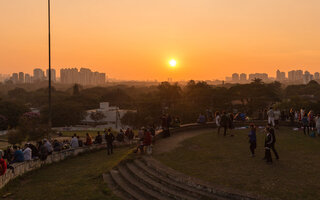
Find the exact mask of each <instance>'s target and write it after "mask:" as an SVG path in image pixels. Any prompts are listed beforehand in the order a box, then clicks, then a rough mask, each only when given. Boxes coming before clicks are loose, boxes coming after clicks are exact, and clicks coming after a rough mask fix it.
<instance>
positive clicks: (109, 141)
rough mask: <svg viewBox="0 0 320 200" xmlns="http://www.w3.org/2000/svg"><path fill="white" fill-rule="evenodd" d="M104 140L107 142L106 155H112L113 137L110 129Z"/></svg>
mask: <svg viewBox="0 0 320 200" xmlns="http://www.w3.org/2000/svg"><path fill="white" fill-rule="evenodd" d="M105 139H106V142H107V151H108V155H110V154H113V141H114V139H115V137H114V135H113V134H112V132H111V129H108V131H107V132H106V133H105Z"/></svg>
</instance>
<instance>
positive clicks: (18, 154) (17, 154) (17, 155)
mask: <svg viewBox="0 0 320 200" xmlns="http://www.w3.org/2000/svg"><path fill="white" fill-rule="evenodd" d="M13 150H14V154H13V160H12V161H11V163H10V164H13V163H19V162H23V161H24V156H23V153H22V151H21V150H20V149H18V147H17V146H16V145H14V146H13Z"/></svg>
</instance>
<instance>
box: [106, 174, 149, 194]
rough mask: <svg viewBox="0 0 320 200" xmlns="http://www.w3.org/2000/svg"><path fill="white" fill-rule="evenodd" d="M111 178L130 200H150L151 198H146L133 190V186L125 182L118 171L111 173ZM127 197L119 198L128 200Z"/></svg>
mask: <svg viewBox="0 0 320 200" xmlns="http://www.w3.org/2000/svg"><path fill="white" fill-rule="evenodd" d="M110 177H111V178H112V180H113V181H114V182H115V184H116V185H117V186H118V188H119V189H120V190H122V191H123V192H124V193H126V195H125V196H129V199H134V200H150V198H149V197H145V196H144V195H142V194H141V193H139V192H137V191H136V190H135V189H133V188H132V186H131V184H128V182H127V180H125V179H124V178H123V177H122V176H121V175H120V173H119V171H117V170H111V171H110ZM125 196H119V197H120V198H122V199H123V200H126V198H125Z"/></svg>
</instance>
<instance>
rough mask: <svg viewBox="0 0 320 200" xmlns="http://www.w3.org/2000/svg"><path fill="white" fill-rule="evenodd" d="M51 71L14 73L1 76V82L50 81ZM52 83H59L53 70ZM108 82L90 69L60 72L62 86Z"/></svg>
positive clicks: (35, 70) (62, 70)
mask: <svg viewBox="0 0 320 200" xmlns="http://www.w3.org/2000/svg"><path fill="white" fill-rule="evenodd" d="M48 77H49V70H46V72H45V71H43V70H42V69H40V68H36V69H34V70H33V74H32V75H31V74H28V73H24V72H19V73H12V75H11V76H10V75H2V74H0V82H5V81H11V82H12V83H14V84H23V83H37V82H41V81H45V80H48V79H49V78H48ZM51 80H52V82H58V80H57V74H56V70H55V69H51ZM105 82H106V74H105V73H99V72H92V71H91V70H90V69H88V68H81V69H80V70H79V71H78V69H77V68H66V69H61V70H60V83H62V84H75V83H77V84H81V85H101V84H104V83H105Z"/></svg>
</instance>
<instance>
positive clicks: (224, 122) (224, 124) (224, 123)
mask: <svg viewBox="0 0 320 200" xmlns="http://www.w3.org/2000/svg"><path fill="white" fill-rule="evenodd" d="M228 125H229V118H228V116H227V113H226V112H225V111H224V112H223V113H222V116H221V120H220V126H221V127H223V135H224V136H226V135H227V129H228Z"/></svg>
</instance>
